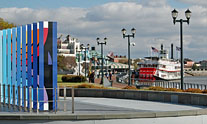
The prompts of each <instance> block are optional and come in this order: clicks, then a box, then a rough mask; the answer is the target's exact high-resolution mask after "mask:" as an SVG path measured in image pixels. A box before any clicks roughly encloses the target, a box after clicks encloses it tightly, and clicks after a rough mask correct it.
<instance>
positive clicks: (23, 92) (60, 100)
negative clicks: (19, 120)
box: [0, 84, 74, 113]
mask: <svg viewBox="0 0 207 124" xmlns="http://www.w3.org/2000/svg"><path fill="white" fill-rule="evenodd" d="M70 89H71V88H70ZM41 90H44V91H47V92H52V91H53V90H54V94H53V95H55V97H54V98H55V99H54V100H51V99H50V98H47V99H41V97H39V96H40V93H41ZM60 90H63V91H64V95H63V97H59V91H60ZM11 91H15V92H11ZM66 91H67V88H66V87H64V88H32V87H26V86H24V87H21V86H14V85H13V86H10V85H5V84H3V85H1V84H0V111H4V112H30V113H33V112H36V113H39V112H47V111H49V104H51V107H53V106H54V109H53V110H52V111H50V112H53V113H56V112H57V111H64V112H67V111H68V110H69V109H68V108H71V110H69V111H70V112H72V113H74V87H72V90H71V94H72V95H71V97H72V99H71V100H69V99H68V98H67V96H66ZM34 96H35V97H36V99H34V98H35V97H34ZM62 105H63V106H62ZM70 106H71V107H70ZM43 108H44V109H43ZM67 109H68V110H67Z"/></svg>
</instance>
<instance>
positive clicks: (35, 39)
mask: <svg viewBox="0 0 207 124" xmlns="http://www.w3.org/2000/svg"><path fill="white" fill-rule="evenodd" d="M33 100H34V102H33V108H34V109H37V102H36V100H37V23H33Z"/></svg>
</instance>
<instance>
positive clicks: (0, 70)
mask: <svg viewBox="0 0 207 124" xmlns="http://www.w3.org/2000/svg"><path fill="white" fill-rule="evenodd" d="M2 36H3V32H2V31H0V85H1V94H3V88H2V84H3V73H2V70H3V69H2V64H3V62H2V57H3V56H2V42H3V40H2ZM0 102H3V101H2V97H1V99H0Z"/></svg>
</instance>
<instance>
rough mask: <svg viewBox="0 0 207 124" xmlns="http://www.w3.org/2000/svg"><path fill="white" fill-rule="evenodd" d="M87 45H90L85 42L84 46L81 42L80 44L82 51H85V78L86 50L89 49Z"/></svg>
mask: <svg viewBox="0 0 207 124" xmlns="http://www.w3.org/2000/svg"><path fill="white" fill-rule="evenodd" d="M89 47H90V45H89V44H87V47H85V46H84V45H83V44H81V50H84V53H85V78H87V76H86V58H87V57H86V51H87V50H89Z"/></svg>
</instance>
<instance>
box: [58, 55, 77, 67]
mask: <svg viewBox="0 0 207 124" xmlns="http://www.w3.org/2000/svg"><path fill="white" fill-rule="evenodd" d="M57 65H58V70H70V69H74V68H75V66H76V65H77V64H76V58H75V57H64V56H57Z"/></svg>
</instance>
